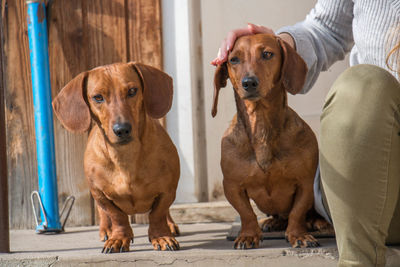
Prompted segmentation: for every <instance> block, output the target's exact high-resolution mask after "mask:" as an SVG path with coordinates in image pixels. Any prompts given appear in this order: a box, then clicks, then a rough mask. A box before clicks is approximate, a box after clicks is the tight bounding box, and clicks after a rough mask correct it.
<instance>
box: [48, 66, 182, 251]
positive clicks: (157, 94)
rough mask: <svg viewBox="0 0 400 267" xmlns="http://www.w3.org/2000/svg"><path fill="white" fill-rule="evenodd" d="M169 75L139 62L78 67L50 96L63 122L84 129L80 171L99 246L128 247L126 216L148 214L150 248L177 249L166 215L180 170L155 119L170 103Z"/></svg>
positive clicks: (107, 248)
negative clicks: (97, 226) (96, 220)
mask: <svg viewBox="0 0 400 267" xmlns="http://www.w3.org/2000/svg"><path fill="white" fill-rule="evenodd" d="M172 90H173V89H172V79H171V78H170V77H169V76H168V75H167V74H166V73H164V72H162V71H160V70H158V69H156V68H153V67H150V66H147V65H144V64H140V63H135V62H131V63H117V64H112V65H106V66H102V67H98V68H95V69H93V70H90V71H87V72H83V73H81V74H79V75H78V76H77V77H75V78H74V79H73V80H72V81H70V82H69V83H68V84H67V85H66V86H65V87H64V88H63V89H62V90H61V91H60V92H59V94H58V95H57V97H56V98H55V99H54V101H53V108H54V111H55V114H56V115H57V117H58V119H59V120H60V121H61V123H62V124H63V125H64V127H65V128H66V129H68V130H70V131H72V132H80V133H82V132H85V131H89V130H90V134H89V139H88V143H87V147H86V151H85V157H84V170H85V175H86V178H87V181H88V183H89V187H90V192H91V194H92V196H93V198H94V200H95V201H96V203H97V206H98V212H99V217H100V239H101V240H103V241H105V244H104V248H103V252H105V253H112V252H125V251H129V245H130V242H131V241H133V232H132V228H131V226H130V223H129V220H128V215H132V214H136V213H145V212H148V211H150V214H149V231H148V233H149V240H150V241H151V243H152V245H153V247H154V249H155V250H177V249H179V243H178V242H177V241H176V239H175V237H174V235H176V234H177V233H178V231H179V230H178V227H177V226H176V224H175V223H174V222H173V221H172V219H171V217H170V215H169V207H170V205H171V204H172V202H173V201H174V199H175V193H176V188H177V185H178V179H179V175H180V168H179V158H178V153H177V150H176V148H175V146H174V144H173V143H172V141H171V139H170V137H169V136H168V134H167V133H166V131H165V130H164V128H163V127H162V126H161V125H160V123H159V122H158V119H159V118H161V117H163V116H164V115H165V114H166V113H167V112H168V111H169V109H170V108H171V103H172Z"/></svg>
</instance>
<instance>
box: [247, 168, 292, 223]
mask: <svg viewBox="0 0 400 267" xmlns="http://www.w3.org/2000/svg"><path fill="white" fill-rule="evenodd" d="M283 181H285V182H283ZM243 186H244V187H245V190H246V192H247V194H248V196H249V198H251V199H253V200H254V202H255V203H256V204H257V206H258V208H259V209H260V210H261V211H263V212H264V213H266V214H271V215H275V214H286V213H288V212H289V211H290V210H291V208H292V205H293V198H294V196H295V190H296V184H295V183H294V181H288V180H287V179H282V177H277V176H268V177H267V176H265V174H264V176H261V177H253V179H251V180H250V181H249V182H248V183H246V184H244V185H243Z"/></svg>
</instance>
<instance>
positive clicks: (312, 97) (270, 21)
mask: <svg viewBox="0 0 400 267" xmlns="http://www.w3.org/2000/svg"><path fill="white" fill-rule="evenodd" d="M315 2H316V1H315V0H303V1H298V0H280V1H274V0H202V1H201V6H202V7H201V14H202V17H201V18H202V33H203V67H204V71H203V72H204V94H205V95H204V97H205V113H206V114H205V118H206V119H205V122H206V140H207V166H208V188H209V197H210V200H215V199H221V198H223V191H222V183H221V181H222V172H221V169H220V153H221V151H220V141H221V137H222V135H223V133H224V131H225V129H226V128H227V127H228V125H229V122H230V120H231V119H232V117H233V115H234V114H235V112H236V111H235V104H234V99H233V91H232V90H233V89H232V87H231V86H230V84H229V86H227V87H226V88H224V89H221V93H220V98H219V99H220V100H219V106H218V114H217V116H216V118H212V117H211V104H212V97H213V74H214V69H215V68H214V67H213V66H211V65H210V62H211V60H212V59H213V58H214V57H215V56H216V54H217V51H218V47H219V45H220V42H221V41H222V39H223V38H224V37H225V35H226V33H227V32H228V31H229V30H231V29H235V28H241V27H245V26H246V23H247V22H252V23H255V24H260V25H265V26H269V27H271V28H272V29H274V30H277V29H279V28H280V27H282V26H284V25H291V24H294V23H296V22H298V21H301V20H303V19H304V18H305V16H306V14H307V13H308V12H309V10H310V9H311V8H312V7H313V6H314V4H315ZM347 66H348V64H347V59H346V60H345V61H342V62H339V63H336V64H335V65H334V66H333V67H332V68H331V69H330V70H329V71H327V72H325V73H323V74H322V75H321V76H320V78H319V80H318V82H317V83H316V85H315V86H314V88H313V89H312V90H311V92H309V93H308V94H306V95H297V96H289V105H290V106H291V107H292V108H294V110H296V111H297V112H298V114H299V115H300V116H301V117H302V118H304V119H305V120H306V121H307V122H308V123H309V124H310V126H311V127H312V128H313V130H314V131H315V132H316V133H317V134H318V132H319V130H318V129H319V116H320V114H321V109H322V105H323V102H324V98H325V95H326V94H327V92H328V90H329V88H330V85H331V84H332V83H333V81H334V79H335V77H337V76H338V75H339V73H340V72H342V71H343V70H344V69H345V68H346V67H347Z"/></svg>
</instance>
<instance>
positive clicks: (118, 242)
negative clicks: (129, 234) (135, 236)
mask: <svg viewBox="0 0 400 267" xmlns="http://www.w3.org/2000/svg"><path fill="white" fill-rule="evenodd" d="M131 240H132V238H118V239H116V238H109V239H108V240H107V241H106V242H105V243H104V247H103V250H102V251H101V252H102V253H104V254H109V253H118V252H128V251H129V243H130V241H131Z"/></svg>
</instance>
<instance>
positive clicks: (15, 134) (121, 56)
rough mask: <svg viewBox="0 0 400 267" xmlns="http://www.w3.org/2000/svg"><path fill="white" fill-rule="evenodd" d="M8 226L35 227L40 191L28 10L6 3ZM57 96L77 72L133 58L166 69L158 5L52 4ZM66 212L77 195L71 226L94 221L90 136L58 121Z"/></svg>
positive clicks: (71, 0)
mask: <svg viewBox="0 0 400 267" xmlns="http://www.w3.org/2000/svg"><path fill="white" fill-rule="evenodd" d="M1 5H2V6H1V8H2V9H1V10H2V14H3V25H2V27H3V34H4V40H5V42H4V46H2V47H3V55H5V58H4V59H3V60H4V64H3V66H4V68H5V70H4V73H5V74H4V78H5V81H4V84H5V106H6V107H5V114H6V124H7V156H8V161H7V165H8V186H9V212H10V227H11V228H14V229H20V228H33V227H34V218H33V214H32V208H31V203H30V193H31V192H32V190H37V167H36V146H35V135H34V117H33V104H32V91H31V80H30V65H29V47H28V38H27V22H26V6H25V1H22V0H8V1H2V2H1ZM47 19H48V32H49V54H50V72H51V86H52V95H53V97H54V96H55V95H56V94H57V93H58V91H59V90H60V89H61V88H62V87H63V86H64V85H65V84H66V83H67V82H68V81H69V80H71V79H72V78H73V77H74V76H75V75H77V74H78V73H80V72H82V71H84V70H88V69H91V68H93V67H95V66H99V65H104V64H109V63H113V62H121V61H123V62H127V61H132V60H137V61H141V62H143V63H146V64H149V65H153V66H156V67H159V68H161V67H162V43H161V5H160V0H68V1H66V0H53V1H50V5H49V6H48V7H47ZM54 131H55V144H56V160H57V177H58V195H59V202H60V208H61V205H62V203H63V201H64V200H65V198H66V197H67V196H69V195H74V196H75V197H76V201H75V205H74V207H73V209H72V212H71V215H70V219H69V220H68V224H67V225H91V224H93V223H94V222H95V212H94V205H93V201H92V200H91V197H90V194H89V190H88V187H87V183H86V180H85V178H84V174H83V153H84V148H85V144H86V139H87V135H86V134H85V135H74V134H71V133H69V132H67V131H66V130H65V129H64V128H63V127H62V126H61V125H60V123H59V122H58V121H57V119H56V118H54Z"/></svg>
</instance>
